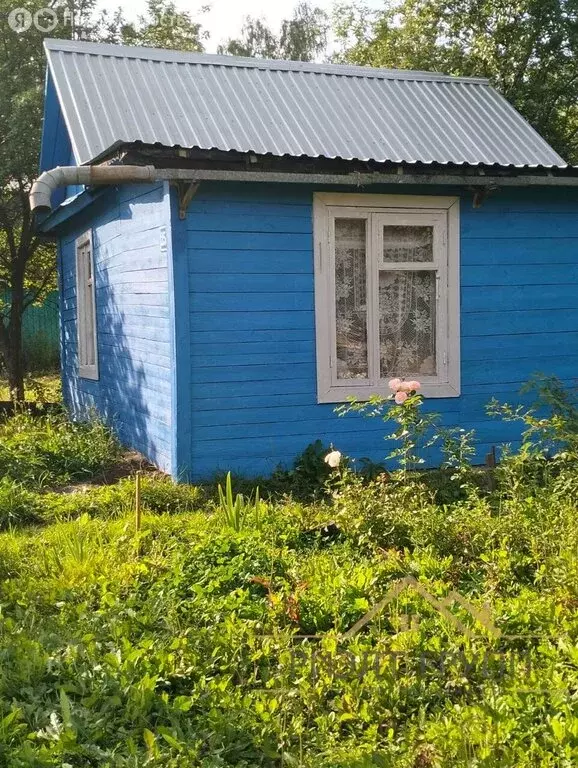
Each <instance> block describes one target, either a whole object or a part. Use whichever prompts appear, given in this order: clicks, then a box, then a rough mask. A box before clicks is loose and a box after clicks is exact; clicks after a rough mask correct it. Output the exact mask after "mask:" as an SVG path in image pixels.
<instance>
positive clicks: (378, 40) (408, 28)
mask: <svg viewBox="0 0 578 768" xmlns="http://www.w3.org/2000/svg"><path fill="white" fill-rule="evenodd" d="M336 32H337V36H338V38H339V39H340V40H341V42H342V48H343V49H342V52H341V54H340V55H339V57H338V58H339V59H340V60H341V61H348V62H353V63H355V64H366V65H370V66H376V67H377V66H379V67H396V68H403V69H421V70H428V71H438V72H445V73H446V74H450V75H477V76H482V77H487V78H489V80H490V81H491V82H492V84H493V85H494V86H495V87H496V88H497V89H498V90H499V91H500V92H501V93H502V94H503V95H504V96H505V97H506V98H507V99H508V100H509V101H510V102H511V103H513V104H514V106H516V107H517V109H518V110H519V111H520V112H521V113H522V114H523V115H524V117H526V119H527V120H528V121H529V122H530V123H531V124H532V125H533V126H534V128H536V130H537V131H538V132H539V133H541V134H542V135H543V136H544V138H546V140H548V141H549V142H550V143H551V144H552V146H553V147H554V148H555V149H556V150H557V151H558V152H559V153H560V154H561V155H562V156H563V157H564V158H565V159H566V160H568V161H569V162H572V161H574V162H576V161H577V160H578V69H577V58H576V56H577V53H578V0H397V1H396V0H386V2H385V8H384V10H382V11H379V12H377V13H373V14H372V12H371V11H369V10H368V9H367V8H364V7H363V6H359V5H358V6H353V7H352V6H349V7H347V6H345V7H341V8H340V9H339V11H338V13H337V28H336Z"/></svg>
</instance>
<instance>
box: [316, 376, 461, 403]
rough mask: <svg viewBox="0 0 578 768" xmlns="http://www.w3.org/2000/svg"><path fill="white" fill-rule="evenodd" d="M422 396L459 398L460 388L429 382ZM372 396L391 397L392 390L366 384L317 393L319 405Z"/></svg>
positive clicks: (421, 391) (421, 390)
mask: <svg viewBox="0 0 578 768" xmlns="http://www.w3.org/2000/svg"><path fill="white" fill-rule="evenodd" d="M420 394H422V395H423V396H424V397H425V398H426V399H428V398H440V397H459V396H460V389H459V386H456V385H455V384H451V383H450V382H447V381H446V382H439V383H434V382H428V383H424V384H422V386H421V389H420ZM372 395H379V396H380V397H389V396H390V395H391V389H389V387H388V386H387V384H385V385H383V384H381V385H379V386H375V387H369V386H367V385H366V384H363V385H361V386H360V385H358V386H355V385H349V386H348V385H344V386H340V387H331V389H328V390H326V391H324V392H321V391H319V392H318V393H317V402H318V403H345V402H346V401H347V400H348V399H349V398H351V397H354V398H355V399H356V400H360V401H365V400H369V399H370V398H371V397H372Z"/></svg>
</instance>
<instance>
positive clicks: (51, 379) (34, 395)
mask: <svg viewBox="0 0 578 768" xmlns="http://www.w3.org/2000/svg"><path fill="white" fill-rule="evenodd" d="M24 397H25V399H26V401H27V402H41V403H59V402H60V401H61V399H62V382H61V379H60V373H38V374H36V373H35V374H29V375H27V376H26V378H25V380H24ZM11 399H12V398H11V397H10V389H9V387H8V382H7V381H6V380H5V379H0V401H1V400H11Z"/></svg>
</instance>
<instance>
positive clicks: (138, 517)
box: [134, 472, 142, 556]
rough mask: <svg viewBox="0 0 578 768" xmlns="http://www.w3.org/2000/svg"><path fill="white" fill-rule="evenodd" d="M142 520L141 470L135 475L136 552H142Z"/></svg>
mask: <svg viewBox="0 0 578 768" xmlns="http://www.w3.org/2000/svg"><path fill="white" fill-rule="evenodd" d="M141 522H142V509H141V501H140V472H137V473H136V475H135V477H134V529H135V537H136V553H137V556H138V555H139V554H140V529H141Z"/></svg>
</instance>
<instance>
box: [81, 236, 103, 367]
mask: <svg viewBox="0 0 578 768" xmlns="http://www.w3.org/2000/svg"><path fill="white" fill-rule="evenodd" d="M76 302H77V304H76V306H77V325H78V328H77V330H78V374H79V376H82V377H83V378H85V379H98V356H97V348H96V298H95V286H94V258H93V254H92V234H91V232H90V231H88V232H85V233H84V234H83V235H82V236H81V237H79V238H78V239H77V241H76Z"/></svg>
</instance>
